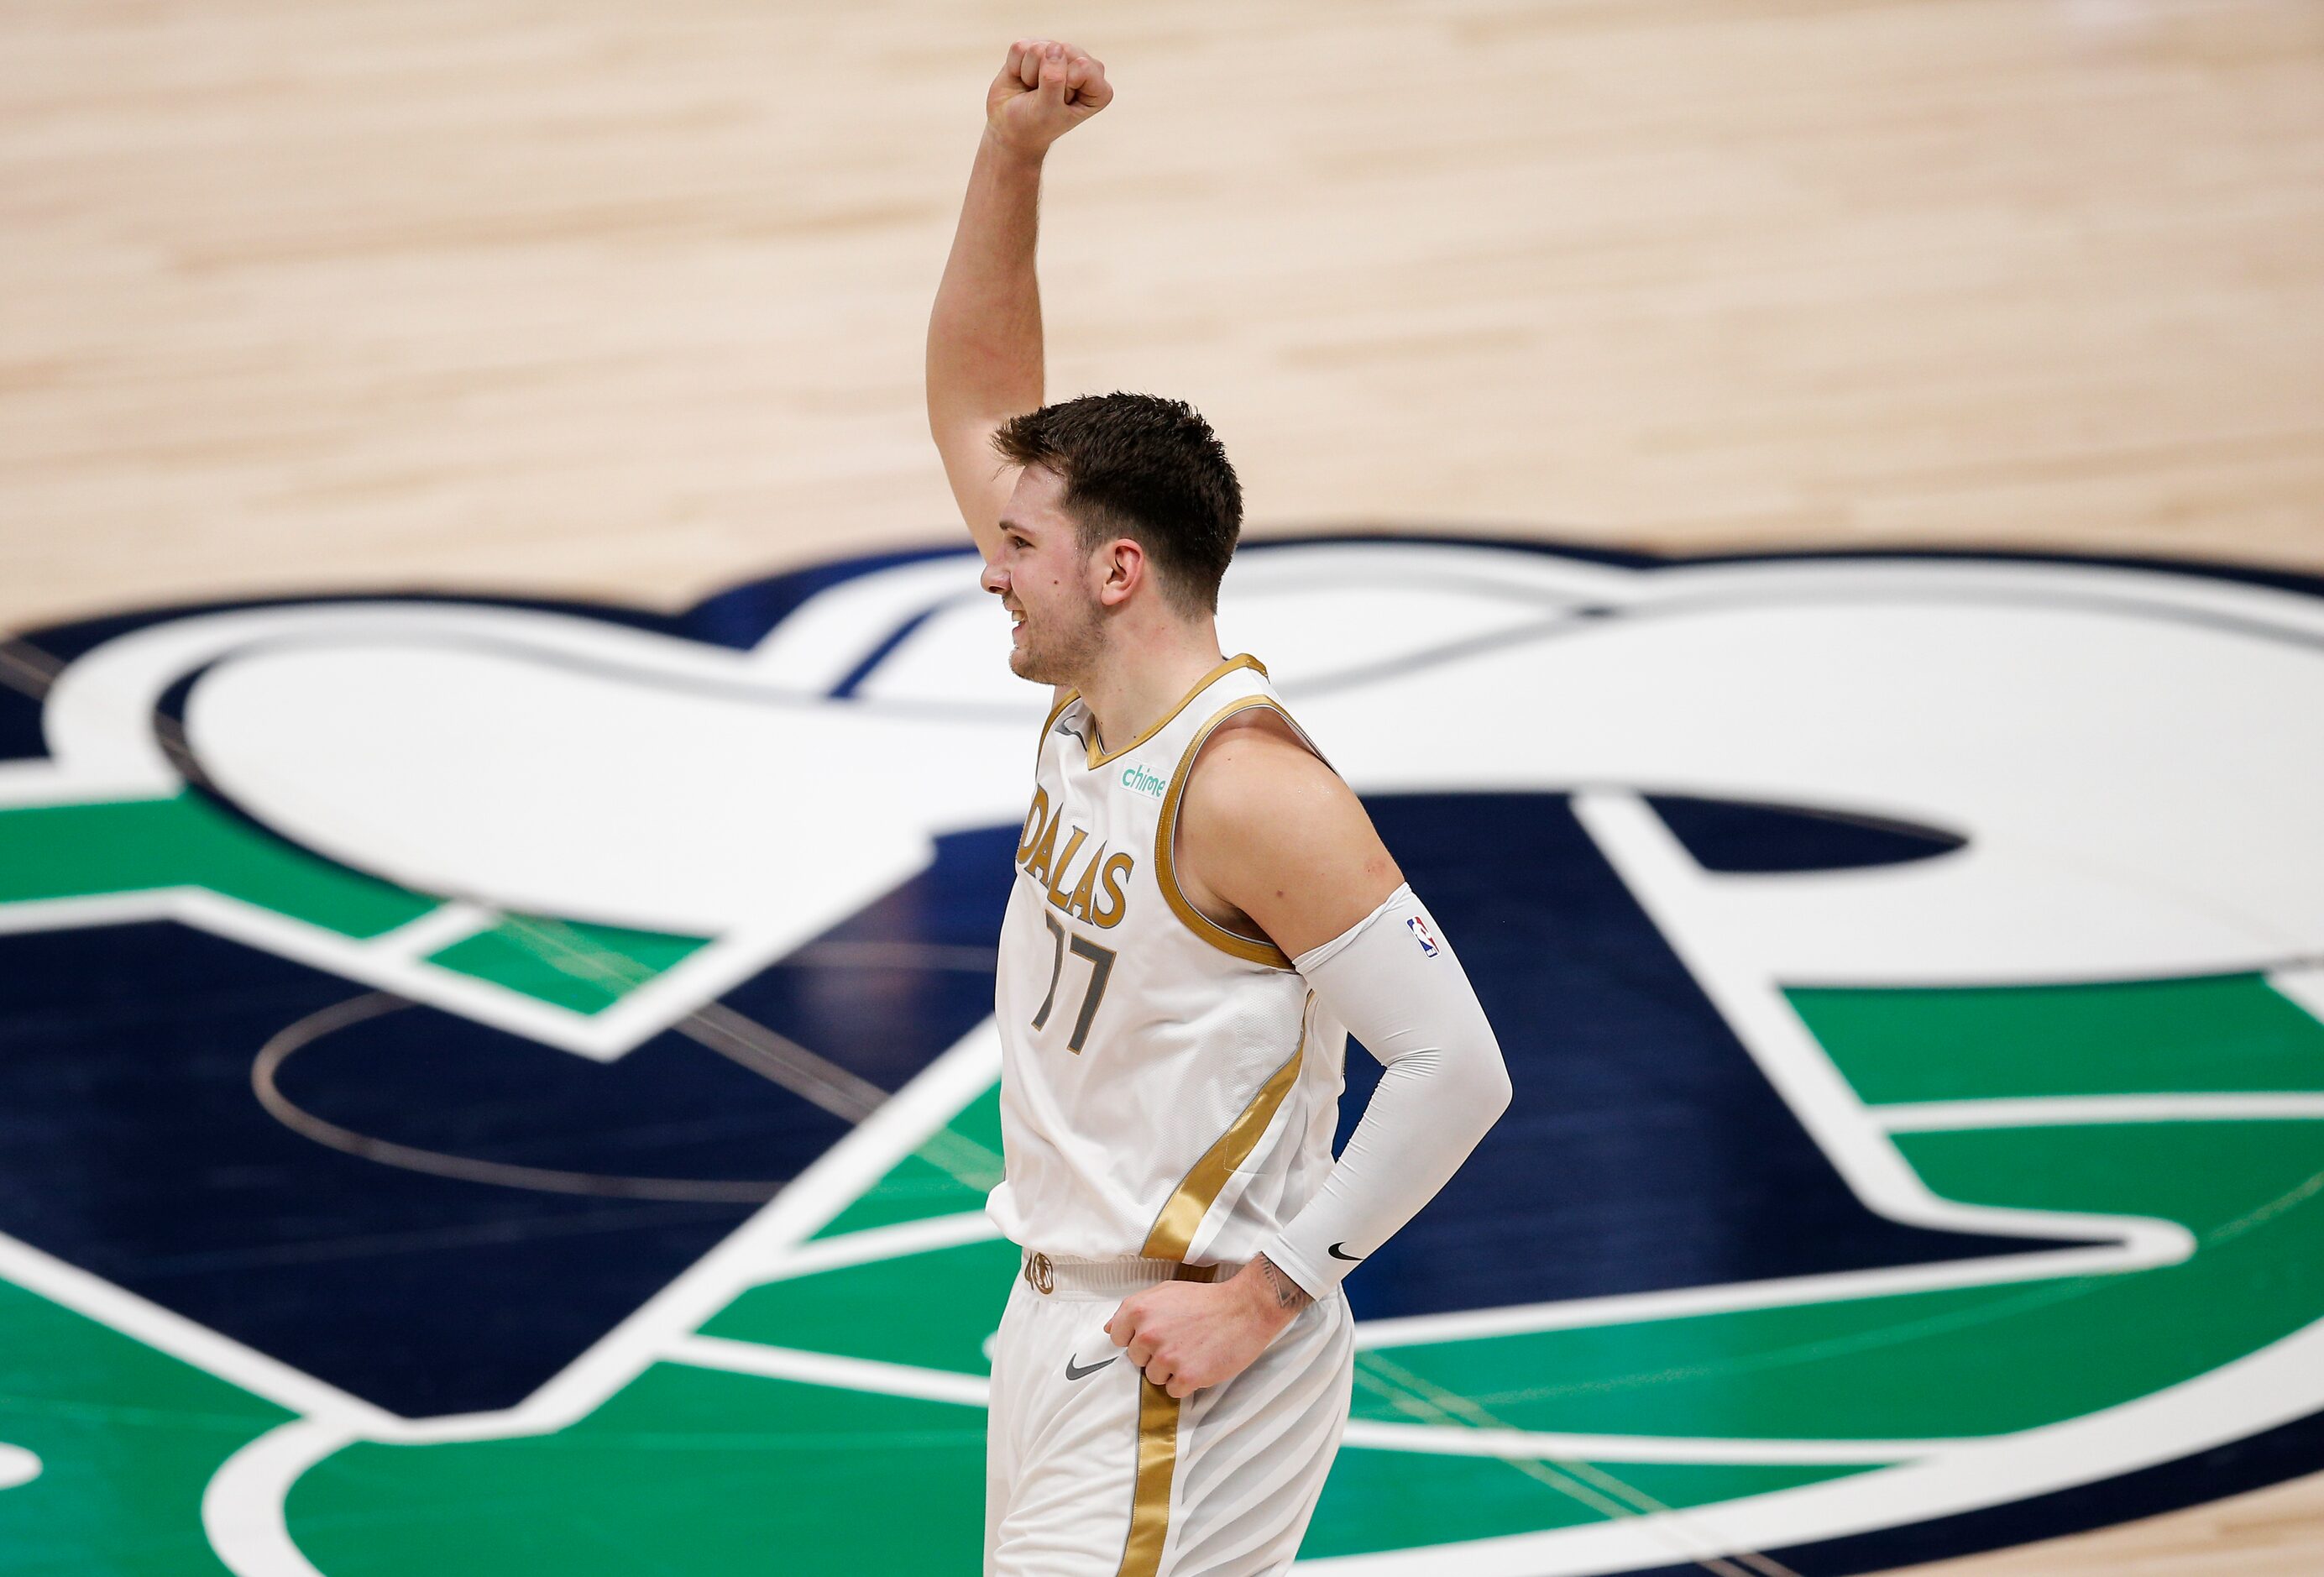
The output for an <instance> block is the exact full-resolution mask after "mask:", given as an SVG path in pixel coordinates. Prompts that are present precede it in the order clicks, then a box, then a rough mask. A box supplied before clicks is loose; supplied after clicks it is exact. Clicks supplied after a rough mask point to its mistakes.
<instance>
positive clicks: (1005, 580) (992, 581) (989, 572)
mask: <svg viewBox="0 0 2324 1577" xmlns="http://www.w3.org/2000/svg"><path fill="white" fill-rule="evenodd" d="M976 584H977V585H979V586H982V587H983V588H984V589H985V590H986V591H989V592H1006V591H1007V590H1008V589H1009V572H1008V571H1007V570H1005V569H1003V568H1001V566H999V565H998V564H993V563H991V562H987V563H986V565H985V567H984V573H983V574H982V575H980V576H977V577H976Z"/></svg>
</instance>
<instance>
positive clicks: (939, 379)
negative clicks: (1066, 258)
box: [927, 129, 1042, 438]
mask: <svg viewBox="0 0 2324 1577" xmlns="http://www.w3.org/2000/svg"><path fill="white" fill-rule="evenodd" d="M1040 191H1041V156H1040V155H1039V154H1028V153H1024V152H1019V151H1016V150H1013V149H1011V148H1010V147H1008V146H1007V145H1005V144H1003V143H1001V141H1000V139H999V138H997V137H995V136H994V135H993V134H992V133H991V131H990V130H989V129H988V130H987V131H986V133H985V134H984V135H983V137H982V139H980V140H979V142H978V143H977V148H976V162H975V165H974V166H973V168H972V169H971V170H970V171H969V177H968V195H967V196H966V198H964V199H963V200H962V203H961V208H960V226H959V228H958V229H957V230H956V231H954V235H953V243H952V255H951V256H950V257H949V258H947V259H946V260H945V271H944V279H943V281H942V282H940V283H939V284H938V285H937V287H936V308H935V309H934V310H933V311H932V312H931V313H930V314H929V316H928V363H927V396H928V425H929V427H930V429H932V430H933V431H935V432H936V434H937V435H938V436H939V437H940V438H941V437H942V435H943V433H944V431H945V429H946V428H947V427H948V426H950V425H951V424H953V423H954V422H959V421H968V420H977V419H980V418H994V417H1004V416H1011V415H1014V414H1015V413H1017V412H1018V411H1020V410H1034V409H1036V408H1037V407H1038V406H1039V405H1040V403H1041V357H1042V348H1041V293H1040V288H1039V286H1038V284H1037V281H1036V278H1035V273H1034V262H1033V259H1034V249H1035V241H1036V239H1037V234H1038V224H1037V216H1038V207H1039V198H1040Z"/></svg>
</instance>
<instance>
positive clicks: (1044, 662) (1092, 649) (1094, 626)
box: [1009, 608, 1102, 686]
mask: <svg viewBox="0 0 2324 1577" xmlns="http://www.w3.org/2000/svg"><path fill="white" fill-rule="evenodd" d="M1025 637H1026V639H1025V644H1024V645H1023V646H1021V647H1019V648H1018V649H1017V650H1013V651H1011V652H1010V654H1009V668H1010V671H1011V672H1012V673H1014V674H1015V675H1016V676H1017V677H1018V678H1020V679H1027V680H1030V681H1031V682H1032V683H1034V684H1037V685H1068V686H1072V685H1078V684H1080V683H1081V682H1082V680H1083V678H1084V676H1085V675H1087V674H1088V673H1089V671H1090V669H1092V668H1093V667H1094V666H1095V665H1096V661H1097V657H1098V652H1099V650H1100V649H1101V647H1102V636H1101V635H1100V634H1099V632H1098V617H1097V610H1096V609H1095V608H1084V609H1083V610H1082V615H1081V617H1080V619H1079V620H1077V621H1075V622H1072V623H1068V624H1065V625H1063V626H1062V627H1059V626H1057V625H1056V624H1055V623H1054V622H1053V623H1052V627H1051V628H1050V629H1049V631H1048V632H1047V639H1046V640H1045V639H1043V638H1042V637H1040V636H1038V635H1037V634H1036V633H1035V632H1034V629H1033V625H1032V622H1031V621H1030V620H1028V621H1027V622H1026V625H1025Z"/></svg>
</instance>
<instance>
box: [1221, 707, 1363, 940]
mask: <svg viewBox="0 0 2324 1577" xmlns="http://www.w3.org/2000/svg"><path fill="white" fill-rule="evenodd" d="M1251 717H1252V722H1251V724H1248V725H1244V726H1232V725H1230V726H1227V727H1224V728H1222V729H1221V731H1220V732H1219V733H1218V734H1216V735H1214V736H1213V738H1212V740H1211V741H1210V742H1209V743H1208V744H1207V745H1206V746H1205V748H1204V749H1203V753H1202V756H1201V758H1200V761H1199V767H1198V770H1195V771H1194V772H1193V773H1192V774H1191V776H1190V778H1189V779H1188V781H1187V785H1186V788H1185V800H1184V802H1183V804H1182V805H1181V806H1180V807H1179V813H1178V814H1179V822H1178V833H1179V854H1178V862H1179V867H1180V870H1181V871H1182V872H1183V871H1185V869H1186V868H1187V865H1188V862H1189V860H1190V858H1194V859H1198V860H1199V867H1198V874H1199V876H1200V878H1201V881H1202V883H1203V886H1204V888H1206V889H1207V890H1209V891H1211V892H1213V893H1215V894H1216V895H1217V896H1218V897H1220V898H1222V899H1225V900H1226V901H1227V902H1229V903H1231V904H1232V905H1233V906H1234V907H1235V908H1239V909H1240V910H1241V911H1242V912H1243V913H1244V914H1246V915H1249V916H1250V918H1251V919H1252V920H1253V921H1254V922H1255V923H1257V925H1258V926H1259V929H1260V930H1261V931H1263V932H1265V933H1266V935H1267V936H1268V938H1269V939H1270V940H1272V941H1273V942H1274V944H1275V945H1277V947H1279V948H1281V949H1282V950H1283V951H1284V952H1285V953H1286V954H1289V955H1291V956H1293V957H1296V956H1298V955H1299V954H1302V953H1305V952H1306V951H1307V950H1308V949H1309V948H1311V947H1314V946H1318V945H1321V944H1323V943H1325V942H1328V941H1330V940H1331V939H1332V938H1333V937H1334V936H1338V935H1340V934H1341V933H1342V932H1343V931H1345V930H1346V929H1347V928H1348V927H1351V926H1352V925H1354V924H1356V923H1357V922H1358V921H1359V920H1361V919H1362V918H1364V917H1365V916H1367V915H1369V914H1370V913H1371V912H1372V910H1374V909H1375V908H1379V905H1380V903H1381V901H1382V900H1383V899H1386V898H1387V897H1388V895H1389V894H1390V893H1392V892H1394V891H1395V890H1396V889H1397V884H1398V883H1400V882H1401V881H1403V880H1404V875H1403V872H1402V871H1398V870H1397V864H1396V861H1395V860H1394V859H1393V858H1392V857H1391V856H1390V855H1389V853H1388V847H1387V845H1386V844H1382V843H1381V842H1380V837H1379V832H1378V830H1376V829H1375V828H1374V827H1373V825H1372V819H1371V816H1369V814H1368V813H1367V812H1366V811H1365V809H1364V807H1363V802H1362V801H1361V800H1360V799H1358V798H1356V794H1355V790H1354V789H1352V788H1349V787H1348V785H1347V784H1346V782H1345V781H1343V780H1342V779H1341V777H1340V775H1339V774H1338V773H1337V772H1334V771H1333V770H1332V769H1331V768H1330V767H1328V766H1326V765H1324V763H1323V761H1322V760H1321V759H1319V758H1318V757H1317V756H1316V755H1315V754H1314V752H1312V751H1310V750H1308V749H1307V747H1306V746H1305V745H1304V744H1301V743H1300V742H1298V741H1297V740H1296V739H1295V738H1293V737H1292V736H1291V735H1290V733H1289V732H1288V731H1287V730H1286V728H1285V727H1284V725H1283V724H1281V723H1280V722H1279V721H1278V720H1277V719H1275V718H1273V717H1272V716H1271V715H1268V714H1265V713H1263V712H1258V711H1254V712H1253V714H1252V715H1251ZM1262 718H1263V719H1265V721H1264V722H1261V721H1260V719H1262ZM1236 722H1237V723H1240V722H1241V719H1237V720H1236Z"/></svg>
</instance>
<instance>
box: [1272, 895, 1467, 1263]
mask: <svg viewBox="0 0 2324 1577" xmlns="http://www.w3.org/2000/svg"><path fill="white" fill-rule="evenodd" d="M1413 921H1417V922H1418V924H1417V925H1414V924H1412V923H1411V922H1413ZM1296 962H1297V964H1298V967H1299V971H1300V973H1302V974H1303V975H1305V977H1306V979H1307V982H1308V983H1309V984H1310V985H1312V986H1314V988H1315V991H1316V994H1317V996H1318V997H1319V998H1320V999H1321V1000H1322V1002H1323V1006H1324V1007H1326V1008H1328V1009H1329V1010H1332V1011H1333V1013H1334V1014H1335V1015H1336V1016H1337V1017H1338V1018H1339V1019H1341V1020H1342V1022H1344V1023H1345V1024H1346V1025H1347V1026H1348V1028H1349V1031H1350V1032H1351V1034H1353V1035H1354V1036H1355V1037H1356V1038H1357V1039H1359V1040H1360V1041H1362V1042H1363V1044H1364V1047H1365V1048H1366V1049H1367V1050H1369V1052H1370V1053H1371V1054H1372V1055H1373V1056H1375V1057H1377V1058H1379V1060H1380V1061H1381V1062H1383V1063H1385V1064H1386V1065H1387V1071H1386V1072H1385V1073H1383V1074H1381V1075H1380V1082H1379V1088H1378V1089H1376V1090H1374V1091H1373V1092H1372V1098H1371V1101H1370V1102H1369V1104H1368V1105H1366V1106H1365V1108H1364V1115H1363V1118H1362V1120H1360V1121H1359V1122H1358V1123H1357V1124H1356V1131H1355V1132H1354V1133H1353V1134H1352V1135H1351V1136H1350V1138H1349V1139H1348V1144H1347V1148H1345V1149H1343V1150H1342V1152H1341V1153H1340V1157H1339V1160H1338V1161H1337V1162H1336V1163H1335V1164H1334V1165H1333V1168H1332V1170H1331V1172H1330V1173H1329V1174H1328V1175H1327V1176H1325V1178H1324V1180H1323V1186H1322V1187H1321V1188H1320V1189H1319V1190H1317V1192H1316V1194H1315V1195H1314V1198H1312V1199H1310V1200H1309V1201H1308V1202H1307V1203H1306V1205H1305V1207H1304V1208H1303V1209H1302V1210H1301V1211H1300V1212H1299V1213H1298V1214H1297V1215H1296V1216H1295V1217H1294V1218H1293V1219H1292V1220H1291V1222H1289V1223H1288V1224H1286V1226H1285V1227H1284V1228H1283V1229H1282V1230H1281V1231H1279V1232H1278V1233H1277V1236H1276V1238H1275V1239H1274V1240H1271V1241H1269V1242H1268V1243H1266V1244H1263V1245H1262V1246H1261V1247H1262V1249H1263V1251H1264V1253H1265V1255H1266V1258H1267V1259H1268V1260H1270V1261H1271V1262H1272V1263H1273V1264H1274V1266H1275V1267H1276V1268H1278V1269H1279V1270H1281V1271H1282V1272H1283V1273H1284V1274H1285V1275H1286V1276H1288V1277H1290V1278H1291V1279H1293V1280H1294V1281H1296V1282H1297V1283H1298V1284H1299V1285H1300V1286H1303V1287H1305V1289H1306V1290H1307V1291H1308V1292H1310V1293H1312V1294H1315V1295H1318V1296H1321V1295H1322V1294H1323V1293H1325V1292H1327V1291H1329V1290H1330V1289H1331V1287H1333V1286H1336V1285H1337V1284H1338V1282H1339V1281H1340V1279H1341V1278H1342V1277H1344V1276H1345V1275H1346V1274H1347V1273H1348V1271H1349V1270H1350V1269H1351V1268H1353V1267H1354V1266H1355V1265H1356V1264H1357V1263H1358V1262H1360V1260H1362V1259H1365V1258H1367V1257H1369V1255H1370V1254H1371V1252H1372V1251H1373V1250H1376V1249H1377V1248H1379V1245H1380V1244H1382V1243H1384V1242H1386V1241H1387V1240H1388V1239H1389V1238H1390V1237H1392V1236H1393V1235H1395V1233H1396V1232H1397V1230H1398V1229H1400V1228H1401V1227H1403V1225H1404V1224H1405V1223H1406V1222H1408V1221H1410V1220H1411V1219H1412V1218H1413V1216H1414V1215H1415V1214H1416V1213H1418V1212H1419V1210H1420V1207H1421V1206H1422V1205H1424V1204H1425V1203H1428V1201H1429V1200H1430V1199H1432V1198H1434V1196H1435V1194H1436V1193H1437V1191H1438V1190H1439V1189H1441V1188H1443V1186H1444V1185H1445V1184H1446V1183H1448V1182H1450V1181H1451V1180H1452V1175H1453V1174H1454V1173H1455V1172H1457V1171H1459V1170H1460V1168H1461V1166H1462V1162H1464V1161H1466V1160H1467V1159H1468V1157H1469V1155H1470V1152H1471V1151H1472V1150H1474V1149H1475V1148H1476V1147H1477V1144H1478V1142H1479V1141H1480V1140H1481V1139H1483V1138H1484V1137H1485V1134H1486V1133H1487V1131H1488V1130H1490V1129H1491V1128H1492V1126H1493V1124H1494V1122H1495V1121H1497V1120H1499V1117H1500V1115H1501V1113H1502V1112H1503V1111H1506V1110H1507V1109H1508V1103H1509V1097H1510V1093H1511V1091H1510V1085H1509V1075H1508V1067H1507V1066H1506V1065H1505V1064H1504V1063H1503V1061H1502V1058H1501V1049H1500V1044H1499V1041H1498V1040H1496V1039H1495V1038H1494V1036H1493V1031H1492V1027H1491V1025H1490V1024H1489V1023H1488V1022H1487V1021H1486V1019H1485V1010H1484V1009H1483V1007H1482V1006H1480V1004H1479V1003H1478V1001H1477V997H1476V992H1475V991H1474V990H1473V989H1471V986H1470V984H1469V978H1468V975H1467V973H1465V972H1464V971H1463V970H1462V968H1461V963H1460V960H1459V959H1458V958H1456V957H1455V956H1453V954H1452V945H1451V944H1450V943H1449V942H1447V941H1446V940H1445V939H1444V938H1443V936H1441V935H1439V934H1438V933H1437V930H1436V927H1435V926H1434V920H1433V918H1432V917H1430V916H1429V915H1428V914H1427V911H1426V910H1425V908H1422V907H1421V905H1420V902H1419V899H1416V898H1415V897H1414V896H1413V895H1412V892H1411V890H1410V888H1409V887H1408V886H1406V887H1399V888H1398V889H1397V891H1396V892H1395V893H1394V894H1391V895H1390V897H1389V898H1388V900H1387V901H1386V902H1384V903H1383V904H1381V905H1380V907H1379V908H1378V909H1376V910H1374V911H1373V913H1372V914H1371V915H1370V916H1369V917H1367V918H1366V919H1365V920H1364V921H1363V922H1361V923H1360V924H1359V925H1358V926H1355V927H1351V928H1350V929H1349V930H1348V931H1347V932H1346V933H1344V934H1343V935H1342V936H1339V937H1335V938H1333V940H1332V941H1331V942H1328V943H1325V944H1323V945H1322V946H1319V947H1316V948H1313V949H1311V950H1310V951H1309V952H1307V953H1305V954H1301V955H1300V957H1299V959H1298V960H1297V961H1296Z"/></svg>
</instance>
